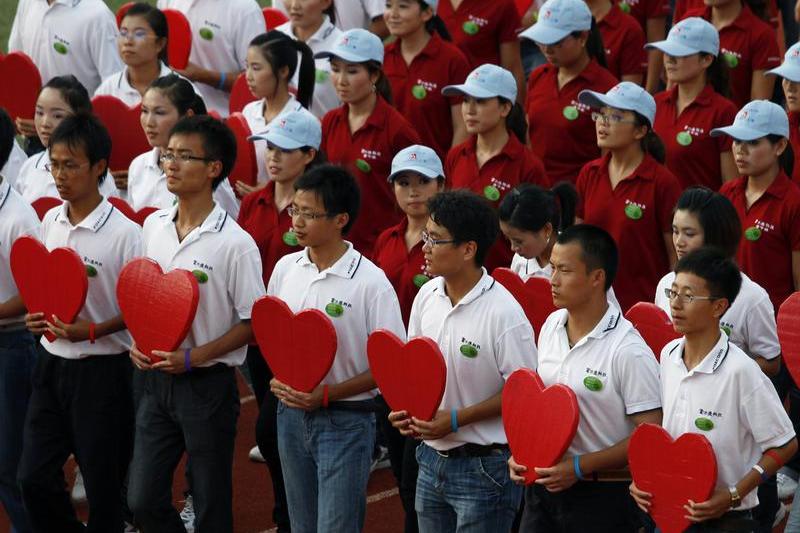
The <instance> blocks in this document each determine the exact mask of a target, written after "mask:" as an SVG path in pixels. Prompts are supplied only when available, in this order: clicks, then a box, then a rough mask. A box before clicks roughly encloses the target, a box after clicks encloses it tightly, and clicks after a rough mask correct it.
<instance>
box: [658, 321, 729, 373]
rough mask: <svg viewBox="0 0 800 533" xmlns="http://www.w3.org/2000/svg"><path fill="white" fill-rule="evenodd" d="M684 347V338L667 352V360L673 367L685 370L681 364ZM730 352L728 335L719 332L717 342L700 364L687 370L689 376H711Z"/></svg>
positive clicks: (684, 366) (682, 363)
mask: <svg viewBox="0 0 800 533" xmlns="http://www.w3.org/2000/svg"><path fill="white" fill-rule="evenodd" d="M685 345H686V337H683V338H681V340H680V342H678V344H677V345H675V346H674V347H673V348H672V350H670V352H669V359H670V361H672V364H674V365H675V366H679V367H681V368H683V369H684V370H686V365H685V364H684V362H683V349H684V346H685ZM729 351H730V343H729V341H728V335H726V334H725V332H724V331H722V330H720V331H719V340H717V343H716V344H715V345H714V347H713V348H711V351H710V352H708V354H706V356H705V357H704V358H703V360H702V361H700V364H698V365H697V366H696V367H694V368H693V369H691V370H689V371H688V373H689V374H694V373H696V372H699V373H701V374H713V373H714V372H715V371H716V370H717V369H718V368H719V367H720V366H722V363H723V362H724V361H725V358H726V357H727V356H728V352H729Z"/></svg>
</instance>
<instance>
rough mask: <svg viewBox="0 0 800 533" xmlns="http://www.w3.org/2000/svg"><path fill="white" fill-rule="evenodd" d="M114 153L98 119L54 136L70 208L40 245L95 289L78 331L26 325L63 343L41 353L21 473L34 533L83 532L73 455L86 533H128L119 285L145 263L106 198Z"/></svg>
mask: <svg viewBox="0 0 800 533" xmlns="http://www.w3.org/2000/svg"><path fill="white" fill-rule="evenodd" d="M110 153H111V138H110V137H109V135H108V132H107V131H106V129H105V127H104V126H103V125H102V124H101V123H100V122H99V121H98V120H97V119H96V118H95V117H94V116H93V115H89V114H85V113H79V114H77V115H73V116H70V117H67V118H65V119H64V121H63V122H62V123H61V124H59V126H58V127H57V128H56V130H55V131H54V132H53V133H52V135H51V137H50V163H49V164H48V167H49V168H48V170H49V171H50V172H52V174H53V176H54V178H55V181H56V186H57V187H58V192H59V194H60V195H61V198H62V199H63V200H64V203H63V204H62V205H61V206H59V207H54V208H53V209H51V210H50V211H48V212H47V213H46V214H45V216H44V219H43V220H42V232H41V236H42V242H43V243H44V245H45V246H46V247H47V248H48V249H49V250H53V249H54V248H58V247H62V246H65V247H68V248H71V249H73V250H74V251H75V252H76V253H77V254H78V255H79V256H80V258H81V260H82V261H83V262H84V263H85V264H86V273H87V276H88V279H89V290H88V293H87V296H86V302H85V304H84V306H83V309H82V310H81V311H80V313H79V314H78V316H77V318H76V319H75V321H74V322H73V323H72V324H65V323H64V322H62V320H61V318H62V317H56V316H49V317H46V316H43V314H42V313H34V314H28V315H26V317H25V321H26V323H27V326H28V329H29V330H30V331H31V332H32V333H33V334H35V335H40V334H43V333H45V332H46V331H49V332H50V333H51V334H53V335H55V337H56V339H55V340H54V341H52V342H51V341H49V340H47V338H46V337H42V341H41V345H40V346H39V355H38V360H37V363H36V368H35V370H34V375H33V393H32V395H31V400H30V406H29V410H28V417H27V419H26V421H25V436H24V451H23V453H22V460H21V462H20V466H19V472H18V478H19V484H20V487H21V489H22V497H23V501H24V503H25V509H26V510H27V512H28V517H29V519H30V521H31V526H32V528H33V530H34V531H82V530H83V528H82V526H81V523H80V521H78V518H77V516H76V515H75V511H74V509H73V508H72V504H71V503H70V500H69V494H68V493H67V492H66V491H65V490H64V486H65V484H64V475H63V467H64V463H65V462H66V460H67V458H68V457H69V455H70V454H74V455H75V459H76V461H77V463H78V466H80V469H81V472H82V474H83V478H84V480H85V486H86V495H87V498H88V501H89V509H90V511H89V522H88V528H87V531H97V532H100V531H103V532H105V531H109V532H121V531H122V530H123V516H122V498H121V493H120V490H121V486H122V482H123V480H124V479H125V475H126V473H127V469H128V463H129V461H130V457H131V447H132V439H133V397H132V391H131V366H130V361H129V360H128V353H127V352H128V349H129V347H130V336H129V335H128V333H127V332H126V331H125V324H124V323H123V321H122V316H121V315H120V310H119V307H118V305H117V298H116V285H117V278H118V277H119V272H120V270H121V269H122V267H123V266H124V265H125V263H126V262H128V261H129V260H130V259H133V258H134V257H136V256H138V255H141V252H142V237H141V231H140V229H139V226H138V225H136V224H135V223H134V222H131V221H130V220H128V219H127V218H126V217H125V215H123V214H122V213H120V212H119V211H118V210H117V209H115V208H114V207H113V206H112V205H111V204H110V203H108V200H106V199H105V198H103V196H102V195H101V194H100V191H99V187H98V186H99V181H100V180H102V179H104V177H105V175H106V169H107V166H108V164H107V161H108V158H109V155H110ZM106 179H107V178H106Z"/></svg>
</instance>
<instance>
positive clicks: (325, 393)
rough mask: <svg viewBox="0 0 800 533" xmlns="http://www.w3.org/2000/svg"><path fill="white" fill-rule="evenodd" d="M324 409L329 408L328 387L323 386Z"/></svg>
mask: <svg viewBox="0 0 800 533" xmlns="http://www.w3.org/2000/svg"><path fill="white" fill-rule="evenodd" d="M322 407H325V408H327V407H328V386H327V385H323V386H322Z"/></svg>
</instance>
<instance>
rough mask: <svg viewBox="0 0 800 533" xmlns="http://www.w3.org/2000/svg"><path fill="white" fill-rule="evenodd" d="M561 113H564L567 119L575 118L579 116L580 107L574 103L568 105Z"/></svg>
mask: <svg viewBox="0 0 800 533" xmlns="http://www.w3.org/2000/svg"><path fill="white" fill-rule="evenodd" d="M561 114H562V115H564V118H565V119H567V120H575V119H576V118H578V115H579V114H580V113H578V108H577V107H575V106H574V105H568V106H566V107H565V108H564V109H562V110H561Z"/></svg>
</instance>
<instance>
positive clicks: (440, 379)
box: [367, 329, 447, 420]
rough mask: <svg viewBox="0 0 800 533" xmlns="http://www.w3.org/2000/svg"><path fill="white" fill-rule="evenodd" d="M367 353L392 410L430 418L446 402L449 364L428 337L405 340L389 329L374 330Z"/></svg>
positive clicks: (371, 368)
mask: <svg viewBox="0 0 800 533" xmlns="http://www.w3.org/2000/svg"><path fill="white" fill-rule="evenodd" d="M367 357H368V358H369V368H370V370H372V377H374V378H375V383H377V384H378V388H379V389H380V390H381V394H383V397H384V399H385V400H386V403H387V404H389V407H391V408H392V411H408V413H409V414H410V415H411V416H413V417H416V418H419V419H420V420H430V419H431V418H433V415H435V414H436V410H437V409H438V408H439V405H440V404H441V403H442V396H444V387H445V385H446V384H447V365H446V364H445V362H444V357H442V352H441V351H439V346H438V345H437V344H436V343H435V342H434V341H433V340H431V339H429V338H427V337H416V338H414V339H411V340H410V341H408V343H405V344H404V343H403V341H401V340H400V339H399V338H397V335H395V334H394V333H392V332H391V331H387V330H385V329H379V330H376V331H374V332H372V334H370V336H369V339H368V340H367Z"/></svg>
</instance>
